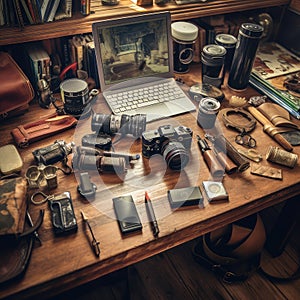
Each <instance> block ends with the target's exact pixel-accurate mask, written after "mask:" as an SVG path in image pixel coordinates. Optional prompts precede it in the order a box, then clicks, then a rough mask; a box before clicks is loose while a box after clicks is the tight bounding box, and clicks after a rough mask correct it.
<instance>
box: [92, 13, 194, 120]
mask: <svg viewBox="0 0 300 300" xmlns="http://www.w3.org/2000/svg"><path fill="white" fill-rule="evenodd" d="M92 32H93V38H94V43H95V51H96V60H97V67H98V74H99V81H100V88H101V91H102V93H103V96H104V98H105V100H106V102H107V103H108V105H109V107H110V108H111V110H112V112H113V113H114V114H128V115H135V114H146V116H147V117H146V120H147V122H150V121H153V120H157V119H161V118H165V117H169V116H174V115H178V114H182V113H186V112H190V111H194V110H195V109H196V108H195V105H194V104H193V103H192V101H191V100H190V99H189V97H188V96H187V95H186V93H185V92H184V91H183V90H182V89H181V88H180V87H179V85H178V84H177V82H176V81H175V79H174V76H173V42H172V37H171V16H170V12H159V13H147V14H139V15H136V16H129V17H122V18H115V19H108V20H103V21H99V22H95V23H93V24H92ZM167 91H168V92H167ZM174 93H175V95H174ZM157 94H158V95H157ZM173 98H175V99H173Z"/></svg>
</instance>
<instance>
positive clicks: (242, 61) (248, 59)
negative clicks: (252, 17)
mask: <svg viewBox="0 0 300 300" xmlns="http://www.w3.org/2000/svg"><path fill="white" fill-rule="evenodd" d="M263 31H264V28H263V27H262V26H260V25H258V24H252V23H244V24H242V25H241V27H240V30H239V35H238V38H237V44H236V49H235V52H234V56H233V60H232V65H231V69H230V72H229V77H228V86H229V87H230V88H231V89H233V90H244V89H246V88H247V85H248V82H249V78H250V74H251V71H252V66H253V63H254V59H255V55H256V51H257V48H258V45H259V41H260V38H261V36H262V34H263Z"/></svg>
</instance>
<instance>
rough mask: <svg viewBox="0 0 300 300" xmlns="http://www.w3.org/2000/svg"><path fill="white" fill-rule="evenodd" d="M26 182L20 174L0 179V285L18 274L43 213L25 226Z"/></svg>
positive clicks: (23, 266)
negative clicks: (29, 224) (31, 223)
mask: <svg viewBox="0 0 300 300" xmlns="http://www.w3.org/2000/svg"><path fill="white" fill-rule="evenodd" d="M26 192H27V183H26V180H25V179H24V178H22V177H17V178H10V179H3V180H1V181H0V245H1V247H0V284H2V283H4V282H7V281H9V280H11V279H14V278H16V277H18V276H21V275H22V274H23V273H24V271H25V270H26V267H27V265H28V263H29V259H30V256H31V252H32V249H33V241H34V240H33V239H34V235H33V233H34V232H35V231H36V230H37V229H38V228H39V227H40V225H41V224H42V221H43V216H44V212H43V211H42V210H41V211H40V216H39V219H38V221H37V222H36V224H35V225H33V226H31V227H30V228H27V227H26V226H25V224H26V222H25V219H26V214H27V199H26Z"/></svg>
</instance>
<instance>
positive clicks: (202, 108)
mask: <svg viewBox="0 0 300 300" xmlns="http://www.w3.org/2000/svg"><path fill="white" fill-rule="evenodd" d="M220 106H221V104H220V102H219V101H218V100H216V99H215V98H210V97H206V98H203V99H201V100H200V102H199V109H198V116H197V123H198V125H199V126H200V127H201V128H203V129H211V128H213V127H214V126H215V121H216V118H217V114H218V112H219V110H220Z"/></svg>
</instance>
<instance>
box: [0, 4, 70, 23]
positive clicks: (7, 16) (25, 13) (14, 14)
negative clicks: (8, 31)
mask: <svg viewBox="0 0 300 300" xmlns="http://www.w3.org/2000/svg"><path fill="white" fill-rule="evenodd" d="M71 16H72V0H0V26H9V27H16V26H19V27H23V26H25V25H29V24H40V23H45V22H52V21H53V20H59V19H62V18H69V17H71Z"/></svg>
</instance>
